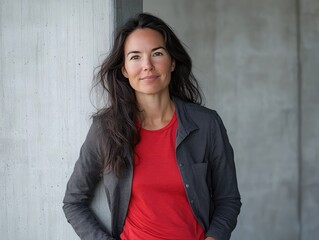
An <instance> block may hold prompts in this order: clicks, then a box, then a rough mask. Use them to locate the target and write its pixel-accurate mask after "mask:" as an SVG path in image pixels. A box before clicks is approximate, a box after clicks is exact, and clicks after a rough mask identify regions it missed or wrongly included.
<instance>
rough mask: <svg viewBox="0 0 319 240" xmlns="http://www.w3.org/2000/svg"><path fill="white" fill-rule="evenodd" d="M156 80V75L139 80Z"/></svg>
mask: <svg viewBox="0 0 319 240" xmlns="http://www.w3.org/2000/svg"><path fill="white" fill-rule="evenodd" d="M156 78H158V75H149V76H145V77H142V78H141V80H154V79H156Z"/></svg>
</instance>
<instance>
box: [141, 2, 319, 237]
mask: <svg viewBox="0 0 319 240" xmlns="http://www.w3.org/2000/svg"><path fill="white" fill-rule="evenodd" d="M318 9H319V7H318V1H316V0H301V1H292V0H282V1H275V0H270V1H263V0H258V1H256V0H254V1H253V0H251V1H247V0H246V1H241V0H239V1H238V0H236V1H235V0H219V1H216V0H215V1H209V0H200V1H191V0H175V1H169V0H164V1H155V0H147V1H144V11H147V12H151V13H154V14H156V15H158V16H160V17H162V18H163V19H164V20H166V21H167V22H168V23H169V24H170V25H171V26H172V27H173V28H174V29H175V31H176V32H177V34H178V35H179V36H180V38H181V39H182V40H183V42H184V43H185V44H186V45H187V46H188V50H189V53H190V55H191V56H192V58H193V60H194V72H195V75H196V76H197V77H198V79H199V81H200V83H201V85H202V88H203V92H204V93H205V95H206V100H207V102H206V105H207V106H208V107H211V108H214V109H216V110H217V111H218V112H219V113H220V115H221V116H222V118H223V120H224V122H225V125H226V127H227V129H228V133H229V136H230V141H231V143H232V145H233V147H234V150H235V156H236V165H237V172H238V180H239V187H240V190H241V194H242V200H243V207H242V213H241V215H240V217H239V222H238V226H237V228H236V230H235V231H234V233H233V236H232V239H234V240H237V239H238V240H242V239H245V240H265V239H273V240H286V239H292V240H305V239H307V240H308V239H316V238H317V236H318V231H319V227H318V224H319V218H318V216H319V209H318V208H319V207H318V206H319V205H318V202H319V193H318V190H319V186H318V182H319V180H318V176H319V175H318V174H317V172H318V170H319V169H318V167H319V162H318V160H319V154H318V149H319V148H318V147H319V146H318V142H319V132H318V131H319V126H318V118H319V113H318V102H319V101H318V100H319V99H318V98H319V95H318V92H319V91H318V90H319V89H318V87H319V80H318V79H319V78H318V75H319V72H318V71H319V70H318V69H319V68H318V66H319V64H318V58H319V53H318V49H319V45H318V42H319V39H318V29H319V25H318V23H319V21H318V16H319V14H318ZM299 21H300V22H299ZM298 26H300V29H299V27H298ZM299 40H301V42H300V44H301V45H299ZM299 46H301V47H299ZM298 49H300V50H298ZM299 63H300V64H299ZM301 70H302V72H301ZM300 87H301V88H300Z"/></svg>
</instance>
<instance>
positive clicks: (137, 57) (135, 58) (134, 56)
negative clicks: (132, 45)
mask: <svg viewBox="0 0 319 240" xmlns="http://www.w3.org/2000/svg"><path fill="white" fill-rule="evenodd" d="M139 58H140V56H138V55H133V56H132V57H131V58H130V60H138V59H139Z"/></svg>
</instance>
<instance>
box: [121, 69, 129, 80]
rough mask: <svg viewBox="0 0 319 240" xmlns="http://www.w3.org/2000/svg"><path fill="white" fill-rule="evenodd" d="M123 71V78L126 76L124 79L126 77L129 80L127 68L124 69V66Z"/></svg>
mask: <svg viewBox="0 0 319 240" xmlns="http://www.w3.org/2000/svg"><path fill="white" fill-rule="evenodd" d="M121 70H122V74H123V76H124V77H126V78H128V75H127V72H126V70H125V67H124V66H123V67H122V68H121Z"/></svg>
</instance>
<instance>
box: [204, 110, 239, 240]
mask: <svg viewBox="0 0 319 240" xmlns="http://www.w3.org/2000/svg"><path fill="white" fill-rule="evenodd" d="M211 132H212V137H213V140H212V142H213V146H212V150H211V162H210V165H211V166H210V167H211V171H212V174H211V190H212V200H213V206H214V211H213V214H212V216H211V218H210V226H209V229H208V231H207V233H206V236H209V237H214V238H216V239H217V240H228V239H230V236H231V232H232V231H233V230H234V228H235V227H236V224H237V217H238V214H239V212H240V207H241V201H240V194H239V191H238V186H237V178H236V169H235V163H234V154H233V149H232V147H231V145H230V143H229V140H228V136H227V132H226V129H225V127H224V125H223V122H222V120H221V118H220V117H219V116H218V114H217V113H216V119H215V120H214V123H213V124H212V131H211ZM214 238H213V239H214Z"/></svg>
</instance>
